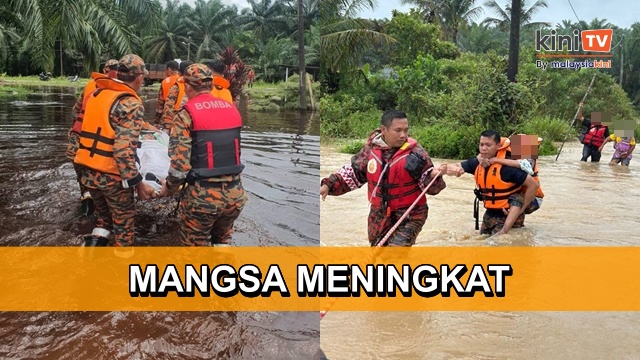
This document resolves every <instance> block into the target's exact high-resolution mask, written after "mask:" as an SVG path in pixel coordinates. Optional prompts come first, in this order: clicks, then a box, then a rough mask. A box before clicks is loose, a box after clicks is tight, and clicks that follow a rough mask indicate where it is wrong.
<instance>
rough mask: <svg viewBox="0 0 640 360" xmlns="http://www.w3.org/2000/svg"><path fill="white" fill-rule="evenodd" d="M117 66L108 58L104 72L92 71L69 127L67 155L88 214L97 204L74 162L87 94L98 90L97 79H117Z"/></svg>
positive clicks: (116, 61)
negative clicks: (81, 180) (82, 181)
mask: <svg viewBox="0 0 640 360" xmlns="http://www.w3.org/2000/svg"><path fill="white" fill-rule="evenodd" d="M117 68H118V60H116V59H110V60H107V62H106V63H105V64H104V67H103V68H102V73H97V72H94V73H91V80H89V82H88V83H87V85H86V86H85V87H84V90H83V91H82V94H81V95H80V96H79V97H78V100H76V103H75V104H74V105H73V109H72V110H71V118H72V119H73V125H72V126H71V129H69V132H68V133H67V139H68V142H67V151H66V153H65V155H66V156H67V159H69V160H70V161H71V163H73V169H74V170H75V172H76V177H77V180H78V185H79V187H80V202H81V204H82V205H81V208H82V212H83V213H84V214H86V215H91V214H92V213H93V211H94V210H95V205H94V203H93V199H91V194H90V193H89V189H87V188H86V187H84V186H83V185H82V184H81V183H80V176H81V174H82V173H81V167H80V166H78V165H76V164H75V163H74V162H73V159H74V158H75V157H76V152H77V151H78V145H79V141H80V131H81V128H82V119H83V118H84V112H85V104H86V100H87V99H88V97H87V95H89V94H91V93H93V91H95V90H96V79H99V78H104V77H110V78H112V79H115V78H116V73H117Z"/></svg>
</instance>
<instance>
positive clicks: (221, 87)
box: [211, 75, 233, 104]
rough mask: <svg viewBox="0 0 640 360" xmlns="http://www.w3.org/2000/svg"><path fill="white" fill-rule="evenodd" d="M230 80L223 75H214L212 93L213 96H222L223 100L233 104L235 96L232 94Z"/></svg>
mask: <svg viewBox="0 0 640 360" xmlns="http://www.w3.org/2000/svg"><path fill="white" fill-rule="evenodd" d="M230 85H231V84H230V83H229V80H227V79H225V78H223V77H222V76H218V75H213V86H212V88H211V95H213V97H217V98H220V99H222V100H226V101H228V102H230V103H232V104H233V97H232V96H231V91H229V86H230Z"/></svg>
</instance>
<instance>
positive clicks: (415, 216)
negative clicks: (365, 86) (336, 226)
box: [320, 110, 447, 246]
mask: <svg viewBox="0 0 640 360" xmlns="http://www.w3.org/2000/svg"><path fill="white" fill-rule="evenodd" d="M408 131H409V122H408V120H407V115H406V114H405V113H404V112H401V111H397V110H389V111H387V112H385V113H384V114H383V115H382V121H381V126H380V129H378V130H375V131H374V132H372V133H371V135H369V139H368V140H367V142H366V144H365V145H364V146H363V147H362V149H360V151H359V152H358V153H357V154H356V155H355V156H354V157H353V158H352V159H351V163H350V164H347V165H344V166H343V167H342V168H341V169H340V170H339V171H338V172H336V173H335V174H332V175H330V176H329V177H327V178H324V179H322V181H321V182H320V196H321V197H322V200H324V199H325V198H326V196H327V195H335V196H338V195H342V194H344V193H346V192H349V191H352V190H355V189H357V188H360V187H362V186H363V185H364V184H365V183H366V184H368V198H369V201H370V203H371V209H370V211H369V219H368V227H367V228H368V233H369V243H370V245H371V246H376V245H377V244H378V243H379V242H380V241H381V240H382V238H383V237H384V236H385V234H387V233H388V232H389V231H390V229H391V228H392V227H393V226H394V225H395V224H396V222H397V221H398V220H399V219H400V218H401V217H402V215H403V214H404V213H405V212H406V211H407V209H408V208H409V207H410V206H411V204H413V203H414V201H416V200H418V202H417V204H416V206H415V207H414V208H413V209H412V210H411V212H410V213H409V214H408V216H407V217H406V218H405V220H403V222H402V223H401V224H400V225H399V226H398V228H397V229H396V230H395V231H394V232H393V234H391V236H390V238H389V240H388V242H387V243H386V244H385V246H386V245H388V246H412V245H414V244H415V241H416V238H417V237H418V234H419V233H420V231H422V228H423V226H424V224H425V222H426V221H427V217H428V215H429V206H428V205H427V199H426V197H425V196H420V195H421V193H422V191H423V190H424V188H425V187H426V185H427V184H429V183H430V182H431V180H433V178H434V176H436V174H438V173H439V174H440V175H445V174H446V173H447V165H446V164H442V165H441V166H440V167H439V168H438V169H435V168H434V165H433V163H432V162H431V158H430V157H429V155H428V154H427V152H426V150H425V149H424V148H422V146H420V145H419V144H418V143H417V141H416V140H414V139H412V138H410V137H409V136H408ZM440 175H438V176H437V178H436V179H435V181H434V183H433V184H432V185H431V187H429V189H428V190H427V194H429V195H437V194H438V193H440V191H442V190H443V189H444V188H445V187H446V184H445V182H444V180H443V178H442V176H440Z"/></svg>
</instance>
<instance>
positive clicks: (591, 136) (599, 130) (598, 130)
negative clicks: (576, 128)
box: [582, 125, 607, 147]
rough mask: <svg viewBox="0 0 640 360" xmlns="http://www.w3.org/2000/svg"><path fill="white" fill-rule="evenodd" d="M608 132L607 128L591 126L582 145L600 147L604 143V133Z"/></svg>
mask: <svg viewBox="0 0 640 360" xmlns="http://www.w3.org/2000/svg"><path fill="white" fill-rule="evenodd" d="M606 130H607V127H606V126H603V125H591V127H590V128H589V131H588V132H587V133H586V134H585V135H584V140H582V143H583V144H585V145H593V146H595V147H600V145H602V143H603V142H604V132H605V131H606Z"/></svg>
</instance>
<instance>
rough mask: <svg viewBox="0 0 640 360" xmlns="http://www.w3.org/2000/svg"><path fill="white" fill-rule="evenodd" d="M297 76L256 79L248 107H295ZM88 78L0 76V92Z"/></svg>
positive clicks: (68, 83) (83, 82)
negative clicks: (270, 80) (282, 79)
mask: <svg viewBox="0 0 640 360" xmlns="http://www.w3.org/2000/svg"><path fill="white" fill-rule="evenodd" d="M298 79H299V77H298V76H297V75H295V76H290V77H289V81H287V82H279V83H275V84H271V83H264V82H257V83H255V84H254V85H253V86H252V87H250V88H249V87H246V86H245V89H244V94H245V97H246V99H247V100H248V101H249V110H250V111H256V112H277V111H282V110H297V109H298V108H299V104H300V100H299V97H298ZM87 82H89V79H88V78H80V79H78V80H77V81H74V82H71V81H69V80H68V79H67V78H66V77H62V78H51V79H49V80H48V81H42V80H40V78H39V77H38V76H21V77H7V76H2V77H0V96H26V94H28V93H30V92H31V90H30V89H29V88H28V87H32V86H55V87H74V88H76V89H78V90H77V92H78V93H79V92H80V90H79V89H82V88H84V87H85V85H86V84H87ZM159 87H160V83H154V84H153V85H150V86H144V87H143V88H142V89H144V90H146V91H154V90H155V91H157V90H158V89H159ZM312 90H313V104H314V105H315V107H316V109H317V108H318V107H319V104H320V99H319V94H320V85H319V83H318V82H315V83H312ZM311 104H312V102H311V99H310V97H309V95H308V92H307V106H308V108H309V109H310V108H311Z"/></svg>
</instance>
